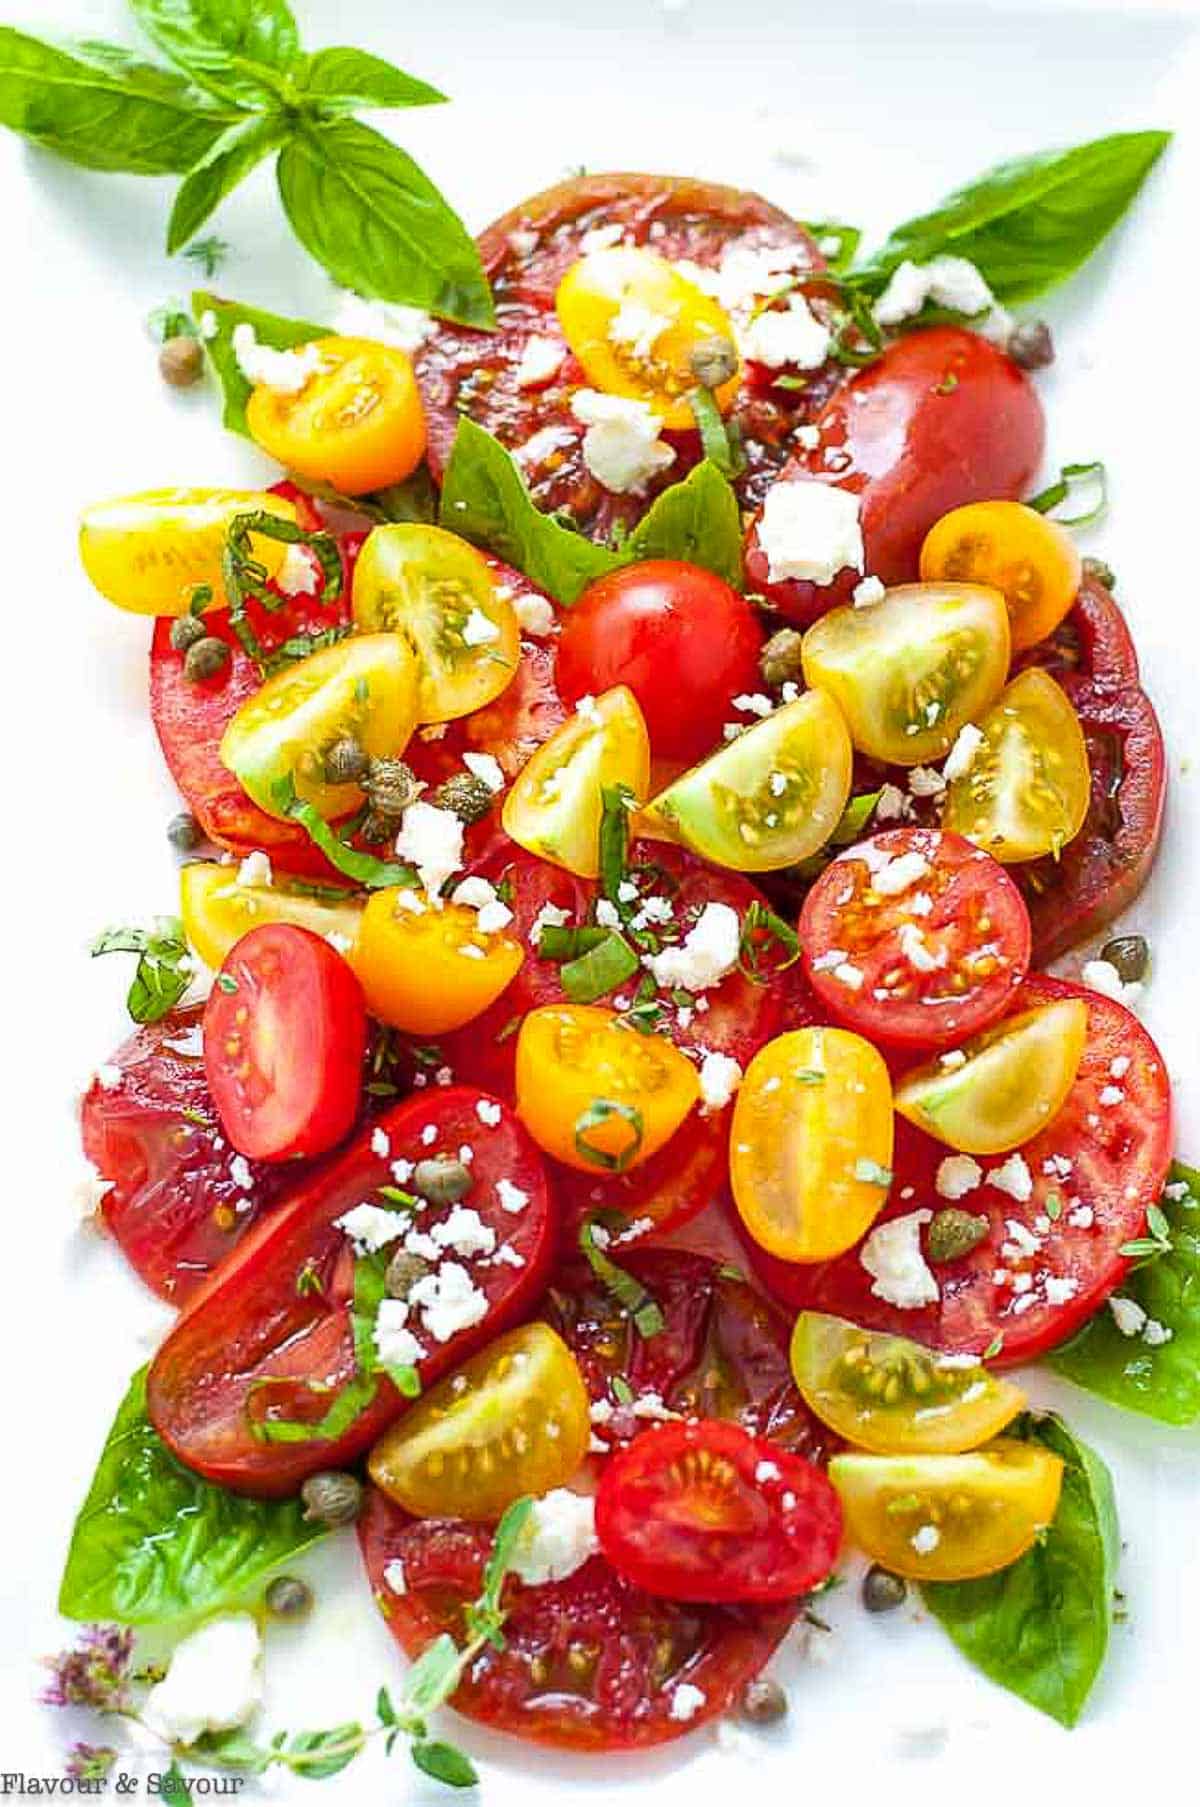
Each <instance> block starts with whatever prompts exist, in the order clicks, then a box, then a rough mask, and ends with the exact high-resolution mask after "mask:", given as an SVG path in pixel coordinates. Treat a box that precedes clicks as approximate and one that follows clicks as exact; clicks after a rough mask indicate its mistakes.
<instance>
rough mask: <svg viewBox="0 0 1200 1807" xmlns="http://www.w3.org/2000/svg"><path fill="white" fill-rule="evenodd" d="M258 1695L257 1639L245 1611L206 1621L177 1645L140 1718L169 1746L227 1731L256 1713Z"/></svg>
mask: <svg viewBox="0 0 1200 1807" xmlns="http://www.w3.org/2000/svg"><path fill="white" fill-rule="evenodd" d="M262 1693H263V1676H262V1640H261V1638H260V1636H259V1631H258V1626H257V1624H256V1623H255V1621H254V1620H253V1619H252V1618H251V1616H250V1614H249V1613H231V1614H230V1615H229V1616H228V1617H227V1618H223V1619H210V1620H209V1622H208V1623H207V1624H206V1625H201V1626H200V1628H199V1630H198V1631H193V1632H192V1633H191V1635H190V1636H189V1637H186V1638H184V1639H183V1641H182V1643H180V1644H177V1645H176V1647H175V1653H174V1655H173V1656H172V1658H171V1662H170V1667H169V1668H168V1670H167V1673H166V1676H165V1678H164V1679H163V1680H162V1681H160V1682H157V1683H156V1684H155V1686H154V1687H153V1688H151V1690H150V1692H149V1694H148V1695H147V1696H146V1701H145V1705H144V1706H143V1708H142V1717H143V1719H144V1720H145V1722H146V1724H147V1725H148V1726H149V1727H150V1729H151V1730H152V1731H154V1732H157V1733H158V1735H159V1737H160V1738H165V1739H166V1740H167V1741H168V1742H169V1743H171V1744H194V1743H195V1742H196V1740H197V1738H199V1737H201V1736H202V1735H203V1734H204V1733H205V1732H231V1731H233V1730H234V1728H235V1727H236V1726H239V1725H245V1724H246V1721H247V1720H248V1719H250V1718H252V1717H253V1715H254V1713H255V1712H256V1711H257V1709H258V1707H259V1705H260V1703H261V1701H262Z"/></svg>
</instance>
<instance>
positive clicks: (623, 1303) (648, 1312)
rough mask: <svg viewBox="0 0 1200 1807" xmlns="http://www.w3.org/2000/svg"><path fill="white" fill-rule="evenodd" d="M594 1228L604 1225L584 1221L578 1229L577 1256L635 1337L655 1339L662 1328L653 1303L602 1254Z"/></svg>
mask: <svg viewBox="0 0 1200 1807" xmlns="http://www.w3.org/2000/svg"><path fill="white" fill-rule="evenodd" d="M606 1217H611V1220H612V1221H616V1222H618V1223H620V1222H621V1221H623V1220H622V1219H621V1218H620V1217H619V1214H617V1213H612V1214H606ZM597 1227H599V1228H601V1229H604V1228H605V1227H606V1224H605V1223H602V1222H600V1221H599V1220H598V1219H596V1218H588V1219H587V1220H586V1221H585V1222H584V1223H583V1224H582V1225H581V1226H580V1230H579V1249H580V1253H581V1254H582V1255H583V1257H584V1260H585V1261H586V1262H587V1264H588V1266H589V1267H590V1268H591V1270H592V1272H593V1274H595V1276H596V1278H597V1280H599V1282H600V1284H601V1285H602V1286H603V1287H604V1288H605V1290H606V1291H607V1292H610V1293H611V1294H612V1296H613V1298H614V1299H615V1300H616V1301H617V1304H618V1305H619V1306H620V1307H621V1309H622V1311H624V1312H625V1313H626V1315H627V1316H628V1317H629V1318H631V1319H632V1321H633V1325H634V1328H635V1329H636V1331H637V1333H638V1335H639V1336H643V1337H647V1338H649V1337H652V1336H657V1335H658V1334H659V1332H660V1331H661V1330H662V1328H663V1324H664V1319H663V1314H662V1311H661V1309H660V1308H659V1305H658V1302H657V1300H656V1299H655V1298H654V1296H653V1294H652V1293H650V1292H649V1291H648V1290H647V1288H646V1287H644V1286H643V1285H642V1283H641V1281H640V1280H639V1279H637V1278H636V1276H635V1275H633V1274H631V1273H630V1272H629V1269H628V1268H625V1267H621V1266H619V1264H618V1263H617V1262H615V1261H614V1260H613V1259H612V1257H611V1256H610V1255H607V1254H605V1252H604V1250H603V1249H602V1248H601V1247H600V1244H599V1242H598V1241H597V1239H596V1230H597Z"/></svg>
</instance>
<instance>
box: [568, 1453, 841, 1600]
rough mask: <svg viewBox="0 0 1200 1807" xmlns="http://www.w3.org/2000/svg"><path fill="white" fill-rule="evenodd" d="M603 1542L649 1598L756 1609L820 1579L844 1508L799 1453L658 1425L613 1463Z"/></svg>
mask: <svg viewBox="0 0 1200 1807" xmlns="http://www.w3.org/2000/svg"><path fill="white" fill-rule="evenodd" d="M596 1535H597V1537H598V1538H599V1539H600V1548H601V1550H602V1551H603V1553H604V1555H605V1556H607V1557H608V1560H609V1561H610V1562H611V1563H612V1565H613V1567H614V1568H615V1569H616V1571H617V1573H618V1574H619V1575H624V1576H625V1577H626V1579H627V1580H629V1581H632V1582H634V1583H635V1584H636V1585H637V1586H638V1587H644V1588H645V1589H646V1592H647V1593H650V1594H663V1595H665V1596H666V1597H667V1599H669V1600H720V1601H731V1600H752V1601H757V1602H759V1603H760V1604H761V1603H763V1602H765V1601H769V1600H790V1599H795V1598H796V1596H797V1595H799V1594H805V1593H807V1592H808V1591H809V1589H810V1588H813V1587H815V1586H816V1585H817V1583H818V1582H819V1581H823V1580H824V1579H825V1577H826V1575H828V1573H829V1571H830V1570H831V1569H832V1567H833V1565H834V1562H835V1561H836V1559H837V1553H838V1545H839V1544H840V1542H841V1537H842V1509H841V1506H840V1504H839V1503H838V1496H837V1494H836V1493H835V1492H834V1490H833V1487H832V1486H831V1484H830V1483H829V1481H828V1480H826V1478H825V1476H824V1475H823V1474H822V1473H821V1470H820V1469H819V1468H815V1467H814V1466H813V1464H812V1463H811V1462H806V1461H805V1460H804V1457H803V1456H797V1455H793V1454H791V1452H790V1451H788V1450H784V1449H777V1448H776V1447H775V1445H774V1444H773V1443H768V1442H767V1441H766V1439H765V1438H764V1437H752V1436H751V1435H750V1434H749V1432H748V1431H744V1430H743V1429H742V1427H741V1426H740V1425H739V1424H729V1423H727V1422H725V1421H724V1420H722V1419H717V1418H700V1419H695V1420H692V1421H689V1422H688V1423H686V1424H664V1425H658V1426H656V1427H655V1428H654V1429H653V1430H649V1431H644V1432H643V1434H642V1435H641V1436H640V1437H638V1438H636V1439H635V1441H634V1442H632V1443H631V1444H629V1445H628V1447H627V1448H625V1449H622V1450H618V1451H617V1452H616V1454H615V1455H613V1456H610V1458H609V1460H608V1462H607V1464H606V1466H605V1468H604V1472H603V1473H602V1475H601V1476H600V1486H599V1489H598V1491H597V1494H596Z"/></svg>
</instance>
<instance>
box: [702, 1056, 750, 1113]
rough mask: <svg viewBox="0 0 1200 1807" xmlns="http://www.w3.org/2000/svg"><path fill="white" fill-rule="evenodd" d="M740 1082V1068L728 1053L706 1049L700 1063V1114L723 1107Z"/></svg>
mask: <svg viewBox="0 0 1200 1807" xmlns="http://www.w3.org/2000/svg"><path fill="white" fill-rule="evenodd" d="M741 1083H742V1069H741V1067H740V1066H739V1065H738V1063H737V1061H736V1060H734V1059H733V1057H732V1055H729V1054H715V1053H713V1052H711V1051H706V1052H705V1055H704V1059H703V1060H702V1061H701V1063H700V1115H701V1116H702V1117H708V1116H711V1114H712V1113H713V1111H719V1110H722V1109H724V1107H725V1105H727V1104H728V1103H729V1100H730V1099H731V1098H732V1097H733V1094H734V1093H735V1092H736V1091H737V1089H738V1087H739V1085H741Z"/></svg>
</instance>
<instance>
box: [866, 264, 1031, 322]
mask: <svg viewBox="0 0 1200 1807" xmlns="http://www.w3.org/2000/svg"><path fill="white" fill-rule="evenodd" d="M927 301H932V302H933V303H934V304H935V305H936V306H937V307H945V308H952V309H953V310H954V311H955V313H959V314H984V315H985V316H986V317H985V318H984V319H983V320H981V321H980V322H979V325H978V327H977V329H976V330H977V331H979V332H981V333H983V334H984V335H985V336H986V337H987V338H990V339H995V340H997V341H998V342H1000V341H1003V340H1005V339H1007V337H1008V335H1009V333H1010V332H1011V330H1012V317H1011V315H1010V314H1008V313H1007V312H1006V310H1005V309H1004V308H1002V307H1001V306H1000V305H999V303H998V302H997V300H996V297H995V296H994V295H993V294H992V291H991V289H990V288H989V287H988V285H987V283H986V282H985V281H984V279H983V277H982V276H981V275H980V273H979V271H978V270H977V269H976V268H975V265H974V264H973V263H970V262H969V261H968V260H967V259H966V258H965V257H934V258H931V259H930V261H929V262H928V263H926V264H917V263H913V262H912V260H911V259H906V260H905V261H904V263H902V264H900V265H899V266H898V267H897V268H896V269H895V270H893V272H892V275H891V279H890V281H889V282H888V285H887V287H886V288H885V289H884V291H883V293H882V295H880V297H879V299H878V301H877V302H876V303H875V309H874V313H875V318H876V320H877V321H878V323H879V325H880V326H899V325H900V323H901V321H903V320H909V319H911V318H912V316H913V315H914V314H919V313H920V311H921V309H922V308H923V307H924V305H925V303H926V302H927Z"/></svg>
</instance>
